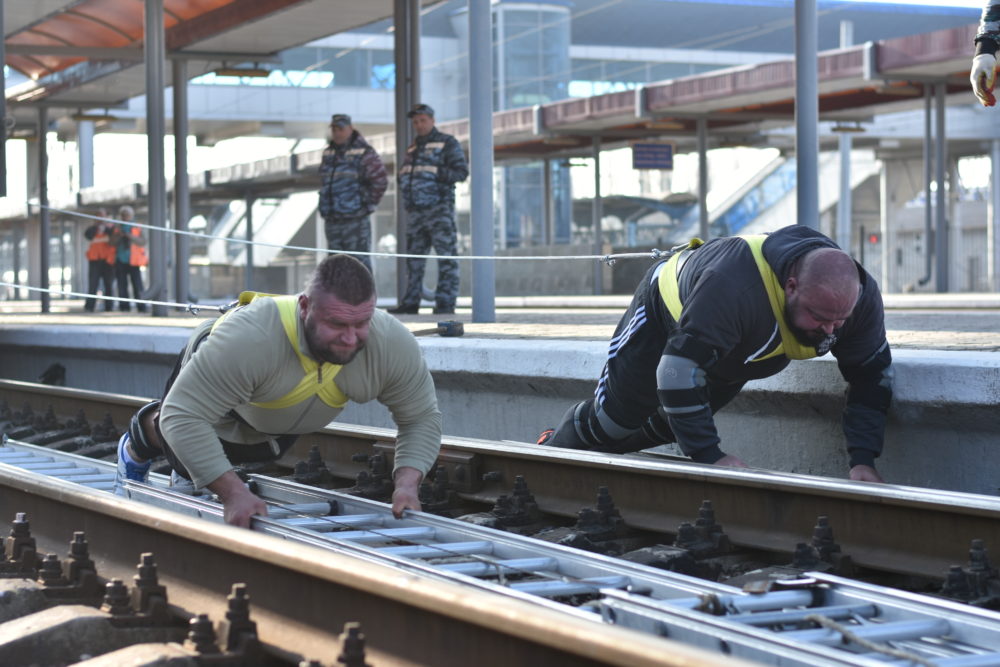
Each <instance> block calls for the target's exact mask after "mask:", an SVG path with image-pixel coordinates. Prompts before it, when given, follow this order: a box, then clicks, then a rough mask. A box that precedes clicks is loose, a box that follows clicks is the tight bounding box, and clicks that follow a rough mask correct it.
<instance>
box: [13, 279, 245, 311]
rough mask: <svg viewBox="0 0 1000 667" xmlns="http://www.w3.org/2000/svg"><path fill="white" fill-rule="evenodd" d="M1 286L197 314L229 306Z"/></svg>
mask: <svg viewBox="0 0 1000 667" xmlns="http://www.w3.org/2000/svg"><path fill="white" fill-rule="evenodd" d="M0 287H12V288H14V289H25V290H28V291H30V292H43V293H45V294H54V295H58V296H71V297H77V298H82V299H97V300H100V301H117V302H125V303H134V304H141V305H150V306H167V307H168V308H177V309H178V310H184V311H186V312H188V313H191V314H192V315H197V314H198V313H200V312H201V311H202V310H217V311H219V312H220V313H221V312H223V311H224V310H225V309H226V307H227V306H228V303H227V304H224V305H218V306H199V305H198V304H195V303H177V302H175V301H153V300H151V299H126V298H122V297H117V296H101V295H97V294H86V293H83V292H70V291H65V290H55V289H45V288H43V287H32V286H30V285H18V284H16V283H7V282H2V281H0Z"/></svg>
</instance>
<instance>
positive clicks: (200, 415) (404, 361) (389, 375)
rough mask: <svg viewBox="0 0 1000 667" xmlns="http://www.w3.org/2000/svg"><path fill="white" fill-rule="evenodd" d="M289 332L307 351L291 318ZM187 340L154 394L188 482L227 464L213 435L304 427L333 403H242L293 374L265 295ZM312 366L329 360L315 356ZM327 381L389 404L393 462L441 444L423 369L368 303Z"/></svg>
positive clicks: (265, 398)
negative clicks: (361, 328)
mask: <svg viewBox="0 0 1000 667" xmlns="http://www.w3.org/2000/svg"><path fill="white" fill-rule="evenodd" d="M211 325H212V321H208V322H206V323H205V324H204V325H202V326H201V327H199V328H197V329H196V330H195V332H194V333H193V334H192V337H191V340H192V341H194V340H197V339H198V338H199V337H201V336H202V335H203V334H204V330H205V328H206V327H210V326H211ZM298 334H299V336H298V337H299V349H300V350H302V351H303V352H304V353H305V354H306V355H307V356H311V355H309V352H308V346H307V345H306V342H305V336H304V332H303V326H302V322H301V321H300V322H299V327H298ZM190 347H191V345H190V343H189V346H188V351H187V352H186V354H185V359H184V362H183V366H182V368H181V371H180V373H179V374H178V376H177V379H176V380H175V382H174V384H173V386H172V387H171V388H170V391H169V392H168V393H167V396H166V397H165V398H164V400H163V405H162V407H161V410H160V429H161V431H162V433H163V436H164V438H165V439H166V441H167V443H168V444H169V446H170V448H171V449H172V450H173V451H174V453H175V454H176V455H177V458H178V459H180V461H181V463H183V464H184V466H185V467H186V468H187V470H188V472H189V473H190V474H191V479H192V481H193V482H194V483H195V485H197V486H205V485H207V484H209V483H210V482H212V481H214V480H216V479H217V478H218V477H219V476H220V475H222V474H223V473H225V472H227V471H228V470H230V469H231V468H232V466H231V464H230V462H229V461H228V460H227V458H226V456H225V454H224V453H223V449H222V443H221V442H220V441H219V439H220V438H221V439H223V440H226V441H227V442H232V443H245V444H257V443H260V442H266V441H268V440H269V436H277V435H289V434H304V433H312V432H314V431H317V430H319V429H321V428H323V427H324V426H326V425H327V424H329V423H330V422H331V421H332V420H334V419H335V418H336V417H337V415H339V414H340V412H341V409H340V408H334V407H331V406H329V405H327V404H326V403H324V402H323V401H321V400H320V399H319V397H318V396H312V397H311V398H309V399H307V400H305V401H303V402H302V403H298V404H295V405H292V406H290V407H286V408H278V409H268V408H261V407H258V406H255V405H251V403H267V402H269V401H274V400H277V399H279V398H281V397H283V396H285V394H287V393H288V392H289V391H291V390H292V389H293V388H295V386H296V385H298V383H299V382H300V381H301V380H302V377H303V370H302V365H301V363H300V361H299V359H298V357H297V355H296V353H295V350H294V349H293V348H292V346H291V345H290V341H289V339H288V336H287V335H286V333H285V330H284V328H283V326H282V323H281V318H280V315H279V313H278V308H277V306H276V305H275V303H274V301H273V300H272V299H267V298H265V299H258V300H256V301H254V302H253V303H251V304H250V305H248V306H246V307H244V308H241V309H239V310H238V311H236V312H233V313H231V314H230V315H228V316H227V318H226V320H224V321H223V322H222V323H221V324H220V325H219V326H218V327H217V328H216V329H215V330H214V331H213V332H212V333H211V335H209V336H208V337H207V338H206V339H205V340H204V341H203V342H202V343H201V344H200V345H199V346H198V347H197V350H196V351H195V352H194V353H193V354H192V353H191V352H190ZM321 370H322V371H325V372H331V371H332V370H333V367H332V366H331V365H330V364H323V365H322V366H321ZM335 382H336V384H337V386H338V387H339V388H340V390H341V391H342V392H343V393H344V395H346V396H347V397H348V399H350V400H352V401H354V402H356V403H367V402H368V401H371V400H378V401H379V402H380V403H382V404H384V405H385V406H386V407H387V408H389V411H390V413H391V414H392V418H393V421H395V423H396V425H397V427H398V428H399V433H398V437H397V441H396V454H395V468H397V469H398V468H400V467H404V466H406V467H411V468H416V469H417V470H419V471H420V472H421V473H424V474H426V473H427V471H428V470H429V469H430V467H431V466H432V465H433V464H434V461H435V459H436V458H437V455H438V450H439V449H440V447H441V413H440V412H439V411H438V407H437V396H436V394H435V391H434V381H433V380H432V379H431V374H430V371H429V370H428V369H427V365H426V364H425V363H424V359H423V357H422V356H421V354H420V348H419V347H418V345H417V341H416V339H415V338H414V337H413V335H412V334H411V333H410V332H409V331H408V330H407V329H406V327H404V326H403V325H402V324H400V323H399V321H398V320H396V319H395V318H394V317H392V316H391V315H389V314H387V313H385V312H383V311H380V310H375V312H374V314H373V316H372V321H371V328H370V332H369V336H368V341H367V344H366V346H365V347H364V349H362V350H361V351H360V352H359V353H358V355H357V356H356V357H355V358H354V359H352V360H351V361H350V362H349V363H347V364H345V365H344V366H343V367H342V368H341V370H340V372H339V373H338V374H337V376H336V379H335ZM231 411H234V412H235V413H236V414H237V415H239V417H240V418H241V419H236V418H235V417H234V416H233V415H232V414H230V412H231ZM241 420H242V421H241ZM244 422H245V423H244Z"/></svg>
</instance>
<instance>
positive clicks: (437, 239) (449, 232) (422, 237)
mask: <svg viewBox="0 0 1000 667" xmlns="http://www.w3.org/2000/svg"><path fill="white" fill-rule="evenodd" d="M455 242H456V232H455V209H454V208H452V207H450V206H448V207H438V208H433V209H429V210H426V211H409V212H408V213H407V221H406V253H407V254H410V255H426V254H427V251H428V250H429V249H430V247H431V246H432V245H433V246H434V253H435V254H437V255H443V256H451V257H454V256H455ZM437 263H438V280H437V289H436V290H435V292H434V305H435V306H436V307H437V308H442V309H447V308H454V307H455V299H456V298H458V262H456V261H455V260H453V259H439V260H437ZM426 264H427V260H426V259H423V258H422V257H411V258H409V259H407V260H406V273H407V282H406V294H405V295H404V296H403V299H402V301H401V302H400V305H405V306H414V305H419V304H420V296H421V294H422V293H423V283H424V268H425V266H426Z"/></svg>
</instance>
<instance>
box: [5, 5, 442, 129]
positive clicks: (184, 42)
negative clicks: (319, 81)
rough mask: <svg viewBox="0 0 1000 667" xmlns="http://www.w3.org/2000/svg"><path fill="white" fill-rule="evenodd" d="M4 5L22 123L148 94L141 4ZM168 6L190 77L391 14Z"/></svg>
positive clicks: (168, 27)
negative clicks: (43, 113) (46, 112)
mask: <svg viewBox="0 0 1000 667" xmlns="http://www.w3.org/2000/svg"><path fill="white" fill-rule="evenodd" d="M0 1H2V0H0ZM432 1H433V0H424V3H423V4H430V3H431V2H432ZM2 4H3V5H4V15H5V19H6V25H5V31H6V36H5V44H6V49H7V52H6V59H5V60H6V63H7V64H8V65H9V66H10V67H12V68H14V69H16V70H18V71H20V72H22V73H24V74H25V75H27V76H29V77H30V78H31V79H32V80H31V81H29V82H27V83H25V84H23V85H22V86H21V87H19V88H18V89H17V90H13V89H12V90H10V91H7V101H8V104H10V105H11V107H12V112H13V115H14V116H15V118H16V120H17V122H18V123H19V124H28V125H31V126H34V125H35V124H36V123H37V112H36V111H35V110H33V109H28V108H25V106H26V105H32V106H34V105H38V104H45V105H47V106H50V107H55V108H60V107H61V108H67V109H76V108H80V109H86V108H115V107H119V106H121V105H123V104H125V102H126V101H127V100H128V99H129V98H131V97H135V96H137V95H142V94H143V93H144V92H145V82H146V81H145V73H144V69H143V67H142V63H143V3H142V2H121V0H32V2H10V1H9V0H8V1H7V2H3V3H2ZM163 6H164V25H165V31H166V49H167V57H168V58H172V59H177V58H183V59H185V60H186V61H188V65H189V67H188V69H189V71H190V72H191V73H192V75H193V76H197V75H200V74H201V73H203V72H205V71H210V70H212V69H215V68H216V67H218V66H220V65H222V64H231V65H234V64H238V63H243V62H255V61H256V62H273V61H275V59H276V54H277V53H278V52H280V51H282V50H284V49H288V48H292V47H295V46H299V45H302V44H305V43H307V42H310V41H313V40H316V39H319V38H322V37H326V36H328V35H331V34H333V33H338V32H343V31H346V30H350V29H352V28H356V27H359V26H362V25H366V24H368V23H371V22H373V21H377V20H380V19H383V18H387V17H390V16H391V15H392V10H393V3H392V0H367V1H366V2H357V1H356V0H254V1H253V2H248V1H246V0H163Z"/></svg>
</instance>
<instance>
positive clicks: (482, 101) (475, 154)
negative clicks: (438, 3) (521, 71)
mask: <svg viewBox="0 0 1000 667" xmlns="http://www.w3.org/2000/svg"><path fill="white" fill-rule="evenodd" d="M491 17H492V9H491V8H490V0H470V1H469V44H473V43H475V44H489V43H490V42H491V40H492V39H493V36H492V31H493V27H492V20H491ZM468 51H469V167H470V170H471V173H470V180H469V189H470V195H471V197H472V210H471V212H470V213H471V216H470V218H471V228H472V229H471V231H472V254H473V255H480V256H492V255H493V254H494V249H493V224H494V223H493V76H492V72H493V50H492V49H488V48H487V49H482V48H476V49H474V48H471V47H470V48H469V50H468ZM472 321H473V322H496V265H495V262H494V261H493V260H492V259H477V260H473V262H472Z"/></svg>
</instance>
